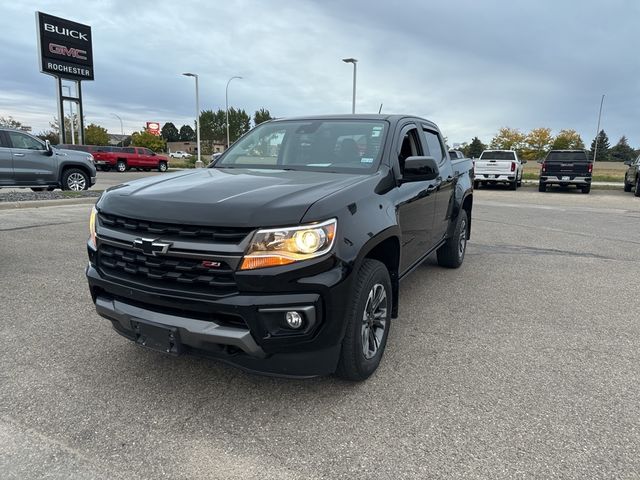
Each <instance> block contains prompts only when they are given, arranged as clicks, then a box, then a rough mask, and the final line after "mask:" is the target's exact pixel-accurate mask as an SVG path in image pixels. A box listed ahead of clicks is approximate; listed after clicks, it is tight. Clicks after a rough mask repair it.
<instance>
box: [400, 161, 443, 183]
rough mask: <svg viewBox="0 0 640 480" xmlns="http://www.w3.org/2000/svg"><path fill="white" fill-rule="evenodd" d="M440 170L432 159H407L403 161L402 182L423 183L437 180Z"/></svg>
mask: <svg viewBox="0 0 640 480" xmlns="http://www.w3.org/2000/svg"><path fill="white" fill-rule="evenodd" d="M439 174H440V170H439V169H438V162H436V159H435V158H433V157H409V158H407V159H405V161H404V171H403V173H402V181H403V182H423V181H425V180H434V179H436V178H438V175H439Z"/></svg>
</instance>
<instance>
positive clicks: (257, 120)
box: [253, 108, 273, 125]
mask: <svg viewBox="0 0 640 480" xmlns="http://www.w3.org/2000/svg"><path fill="white" fill-rule="evenodd" d="M267 120H273V117H272V116H271V113H269V110H267V109H266V108H261V109H260V110H256V113H254V114H253V124H254V125H260V124H261V123H262V122H266V121H267Z"/></svg>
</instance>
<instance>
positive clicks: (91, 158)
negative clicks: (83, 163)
mask: <svg viewBox="0 0 640 480" xmlns="http://www.w3.org/2000/svg"><path fill="white" fill-rule="evenodd" d="M89 161H90V162H92V163H93V155H91V154H89Z"/></svg>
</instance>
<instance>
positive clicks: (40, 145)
mask: <svg viewBox="0 0 640 480" xmlns="http://www.w3.org/2000/svg"><path fill="white" fill-rule="evenodd" d="M95 183H96V167H95V165H94V164H93V157H92V156H91V154H88V153H85V152H77V151H73V150H64V149H59V148H54V147H52V146H51V144H50V143H49V141H48V140H47V141H42V140H40V139H39V138H37V137H34V136H33V135H29V134H28V133H25V132H22V131H18V130H14V129H10V128H0V188H2V187H23V188H31V189H32V190H33V191H35V192H38V191H42V190H54V189H56V188H61V189H63V190H87V189H88V188H89V187H91V186H92V185H94V184H95Z"/></svg>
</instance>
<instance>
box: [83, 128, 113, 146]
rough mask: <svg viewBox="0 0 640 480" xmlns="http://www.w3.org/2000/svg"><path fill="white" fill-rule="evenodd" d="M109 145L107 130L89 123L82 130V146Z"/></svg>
mask: <svg viewBox="0 0 640 480" xmlns="http://www.w3.org/2000/svg"><path fill="white" fill-rule="evenodd" d="M108 143H109V134H108V133H107V129H106V128H103V127H101V126H100V125H96V124H95V123H90V124H89V125H87V127H86V128H85V129H84V144H85V145H107V144H108Z"/></svg>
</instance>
